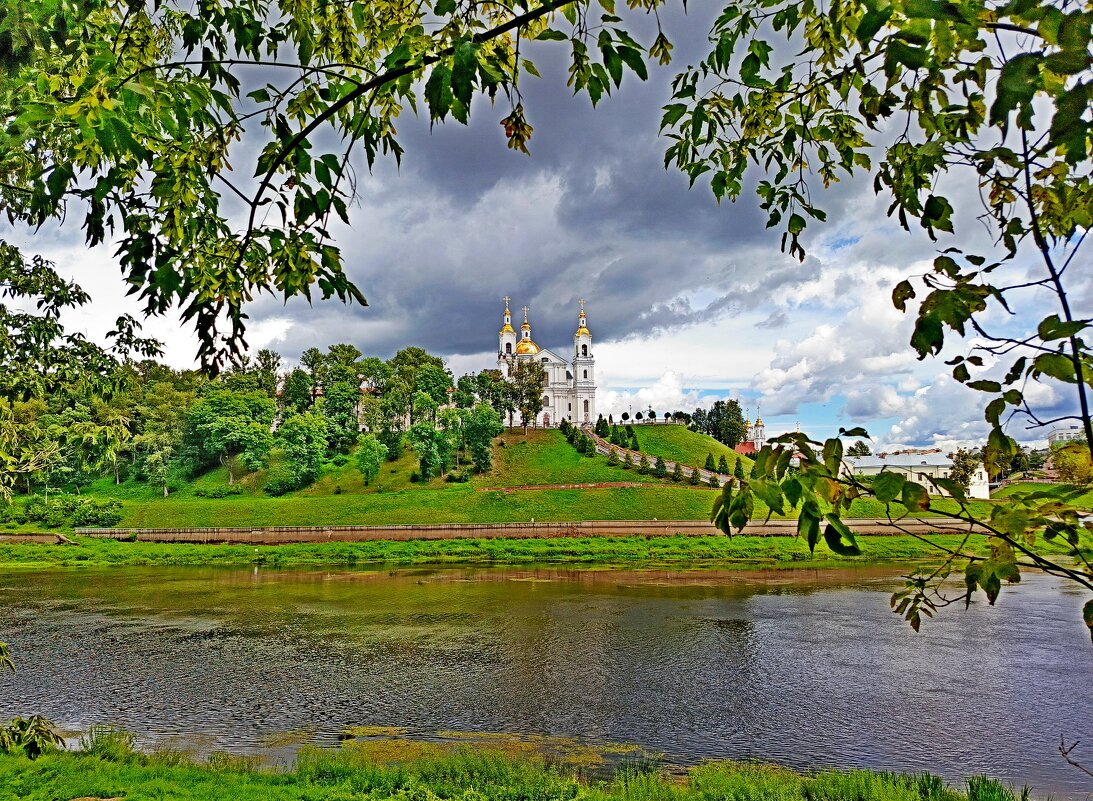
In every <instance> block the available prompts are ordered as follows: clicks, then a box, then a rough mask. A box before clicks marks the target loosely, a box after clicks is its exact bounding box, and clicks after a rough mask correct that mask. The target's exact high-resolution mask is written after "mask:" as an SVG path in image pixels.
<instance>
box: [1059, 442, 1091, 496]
mask: <svg viewBox="0 0 1093 801" xmlns="http://www.w3.org/2000/svg"><path fill="white" fill-rule="evenodd" d="M1051 462H1052V464H1053V465H1054V466H1055V472H1056V474H1058V476H1059V478H1060V479H1061V480H1063V481H1065V482H1067V483H1068V484H1076V485H1078V486H1083V487H1084V486H1086V485H1088V484H1090V483H1093V461H1091V459H1090V456H1089V448H1086V447H1085V446H1083V445H1080V444H1077V443H1069V444H1067V445H1064V446H1063V447H1061V448H1057V449H1056V450H1055V451H1054V452H1053V453H1052V454H1051Z"/></svg>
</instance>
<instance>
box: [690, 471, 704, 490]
mask: <svg viewBox="0 0 1093 801" xmlns="http://www.w3.org/2000/svg"><path fill="white" fill-rule="evenodd" d="M701 481H702V476H701V474H700V473H699V469H698V467H692V468H691V478H690V482H691V486H692V487H697V486H698V485H699V483H701Z"/></svg>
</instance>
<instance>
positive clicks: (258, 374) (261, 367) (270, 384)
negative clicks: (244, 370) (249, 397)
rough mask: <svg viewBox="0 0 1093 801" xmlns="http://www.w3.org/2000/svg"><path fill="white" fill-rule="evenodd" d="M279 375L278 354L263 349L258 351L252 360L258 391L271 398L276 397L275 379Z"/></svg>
mask: <svg viewBox="0 0 1093 801" xmlns="http://www.w3.org/2000/svg"><path fill="white" fill-rule="evenodd" d="M280 373H281V356H280V354H278V353H276V352H274V351H272V350H269V349H268V348H263V349H262V350H260V351H258V353H257V354H256V355H255V359H254V375H255V378H256V379H257V381H258V389H260V390H261V391H262V392H264V393H266V394H267V395H268V396H269V397H271V398H276V397H277V378H278V376H279V375H280Z"/></svg>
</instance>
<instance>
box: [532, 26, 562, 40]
mask: <svg viewBox="0 0 1093 801" xmlns="http://www.w3.org/2000/svg"><path fill="white" fill-rule="evenodd" d="M535 38H536V39H537V40H538V41H541V42H564V41H565V40H567V39H568V38H569V37H568V36H566V35H565V34H564V33H562V32H561V31H556V30H554V29H553V28H547V29H546V30H545V31H542V32H541V33H540V34H539V35H538V36H536V37H535Z"/></svg>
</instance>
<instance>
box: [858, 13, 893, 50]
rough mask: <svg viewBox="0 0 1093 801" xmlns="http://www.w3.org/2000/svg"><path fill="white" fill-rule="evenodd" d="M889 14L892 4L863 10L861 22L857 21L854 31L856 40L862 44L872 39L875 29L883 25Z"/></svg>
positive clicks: (889, 16)
mask: <svg viewBox="0 0 1093 801" xmlns="http://www.w3.org/2000/svg"><path fill="white" fill-rule="evenodd" d="M891 16H892V6H890V5H889V6H886V7H884V8H877V9H873V10H872V11H867V12H865V14H864V15H863V16H862V18H861V22H859V23H858V30H857V31H856V36H857V37H858V41H859V42H860V43H861V44H863V45H865V44H868V43H869V42H870V41H872V39H873V37H874V36H876V34H877V31H879V30H880V29H881V28H883V27H884V24H885V23H886V22H888V20H889V19H890V18H891Z"/></svg>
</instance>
